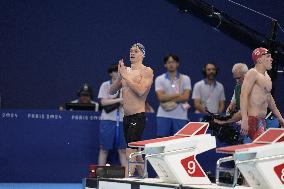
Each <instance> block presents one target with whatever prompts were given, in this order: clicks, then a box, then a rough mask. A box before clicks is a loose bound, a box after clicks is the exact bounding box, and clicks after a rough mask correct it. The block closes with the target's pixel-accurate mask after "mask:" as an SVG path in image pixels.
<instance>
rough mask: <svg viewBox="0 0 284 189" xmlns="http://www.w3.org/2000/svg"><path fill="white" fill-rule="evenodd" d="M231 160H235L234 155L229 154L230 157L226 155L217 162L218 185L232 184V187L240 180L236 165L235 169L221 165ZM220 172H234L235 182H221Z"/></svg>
mask: <svg viewBox="0 0 284 189" xmlns="http://www.w3.org/2000/svg"><path fill="white" fill-rule="evenodd" d="M229 161H234V157H233V156H229V157H224V158H220V159H219V160H218V161H217V163H216V179H215V181H216V184H217V185H223V186H231V187H235V186H236V185H237V182H238V172H239V171H238V168H237V167H235V168H234V169H231V170H230V169H228V168H224V167H221V163H226V162H229ZM220 172H229V173H232V172H233V173H234V180H233V183H232V184H231V185H230V184H227V183H222V182H220V179H219V178H220Z"/></svg>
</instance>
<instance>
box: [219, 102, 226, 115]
mask: <svg viewBox="0 0 284 189" xmlns="http://www.w3.org/2000/svg"><path fill="white" fill-rule="evenodd" d="M224 108H225V101H224V100H220V101H219V108H218V113H222V112H223V111H224Z"/></svg>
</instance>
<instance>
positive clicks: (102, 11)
mask: <svg viewBox="0 0 284 189" xmlns="http://www.w3.org/2000/svg"><path fill="white" fill-rule="evenodd" d="M208 2H209V3H213V4H214V5H216V7H217V8H219V9H221V10H223V11H224V12H227V13H228V14H229V15H232V16H233V17H235V18H237V19H240V21H242V22H244V23H245V24H248V25H250V26H251V27H253V28H255V29H256V30H259V31H261V32H262V33H265V34H266V33H267V34H268V33H269V32H270V21H269V19H266V18H264V17H260V16H258V15H255V14H252V13H248V12H247V11H245V10H243V9H240V8H236V7H234V6H232V4H230V3H228V1H225V0H224V1H220V0H219V1H213V0H211V1H209V0H208ZM238 2H240V3H244V4H246V5H248V6H251V7H252V8H255V9H257V10H259V11H263V12H264V13H266V14H269V15H271V16H274V17H275V18H277V19H279V20H280V21H281V19H282V23H284V21H283V19H284V12H283V7H284V6H283V5H284V3H283V1H281V0H274V1H268V0H264V1H262V3H259V2H258V1H252V2H247V1H244V0H242V1H241V0H240V1H238ZM0 18H1V19H0V26H1V27H0V41H1V42H0V61H1V63H0V92H1V97H2V98H1V100H2V108H48V109H56V108H57V107H58V105H59V104H62V103H64V102H66V101H69V100H72V99H74V98H76V96H75V92H76V90H77V89H78V88H79V87H80V86H81V85H82V83H84V82H88V83H90V84H91V85H92V86H93V87H94V89H95V90H94V91H95V96H96V95H97V93H98V89H99V86H100V84H101V83H102V82H103V81H105V80H107V79H108V75H107V72H106V69H107V67H108V65H109V64H113V63H116V62H117V61H118V59H119V58H121V57H124V59H125V60H126V61H127V63H128V64H129V61H128V52H129V48H130V45H131V44H132V43H134V42H141V43H143V44H144V45H145V47H146V54H147V55H146V59H145V64H146V65H149V66H151V67H152V68H153V69H154V73H155V76H158V75H159V74H161V73H163V72H164V71H165V69H164V67H163V57H164V56H165V55H166V54H168V53H176V54H177V55H179V56H180V59H181V65H180V70H181V72H182V73H185V74H188V75H189V76H190V77H191V80H192V85H193V84H194V83H195V82H196V81H198V80H200V79H201V78H202V75H201V72H200V70H201V68H202V66H203V64H204V63H206V62H207V61H208V60H213V61H215V62H216V63H217V65H218V66H219V67H220V72H219V73H220V74H219V76H218V80H219V81H220V82H222V83H223V84H224V86H225V93H226V96H227V99H230V96H231V95H232V88H233V84H234V81H233V79H232V77H231V67H232V65H233V64H234V63H236V62H246V63H248V65H249V66H250V67H251V66H252V62H251V58H250V54H251V49H249V48H248V47H246V46H244V45H242V44H240V43H239V42H238V41H235V40H233V39H231V38H229V37H227V36H225V35H224V34H222V33H220V32H218V31H217V30H215V29H214V28H212V27H210V26H208V25H206V24H205V23H203V22H201V21H200V20H198V19H196V18H195V17H192V16H191V15H190V14H181V13H179V12H177V10H176V8H175V7H174V6H173V5H172V4H169V3H168V2H167V1H164V0H155V1H135V0H130V1H129V0H120V1H93V0H80V1H78V0H69V1H57V0H42V1H36V0H29V1H27V0H21V1H20V0H6V1H1V2H0ZM279 39H284V38H283V33H281V32H279ZM282 81H283V76H280V77H278V80H277V81H276V82H277V83H279V84H277V85H278V86H277V87H278V89H277V90H276V92H277V94H276V96H277V102H278V103H279V104H283V98H282V99H281V97H280V96H281V94H282V92H284V89H283V85H281V83H282ZM149 101H150V103H151V104H153V105H154V107H155V108H156V107H157V105H158V103H157V100H156V97H155V94H154V87H152V90H151V93H150V96H149ZM227 102H228V101H227ZM282 109H283V108H282Z"/></svg>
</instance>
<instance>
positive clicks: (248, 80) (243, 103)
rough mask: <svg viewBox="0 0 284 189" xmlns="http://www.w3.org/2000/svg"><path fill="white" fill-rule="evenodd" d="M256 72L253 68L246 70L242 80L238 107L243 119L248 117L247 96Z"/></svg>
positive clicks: (253, 82)
mask: <svg viewBox="0 0 284 189" xmlns="http://www.w3.org/2000/svg"><path fill="white" fill-rule="evenodd" d="M256 74H257V73H256V72H255V71H253V70H250V71H248V73H247V74H246V76H245V79H244V81H243V85H242V89H241V96H240V97H241V98H240V108H241V115H242V119H243V120H247V119H248V96H249V94H250V93H251V90H252V87H253V85H254V84H255V82H256V77H257V75H256Z"/></svg>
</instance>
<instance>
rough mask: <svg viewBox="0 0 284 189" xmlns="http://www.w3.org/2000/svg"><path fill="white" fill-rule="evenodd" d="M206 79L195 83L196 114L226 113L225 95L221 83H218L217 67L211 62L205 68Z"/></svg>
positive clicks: (193, 94)
mask: <svg viewBox="0 0 284 189" xmlns="http://www.w3.org/2000/svg"><path fill="white" fill-rule="evenodd" d="M202 73H203V75H204V77H205V78H204V79H203V80H201V81H198V82H197V83H195V85H194V87H193V93H192V99H193V100H194V107H195V110H196V113H206V110H208V111H210V112H212V113H221V112H223V111H224V104H225V93H224V87H223V85H222V84H221V83H219V82H218V81H216V76H217V73H218V69H217V66H216V65H215V64H214V63H212V62H209V63H207V64H205V65H204V66H203V69H202Z"/></svg>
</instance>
